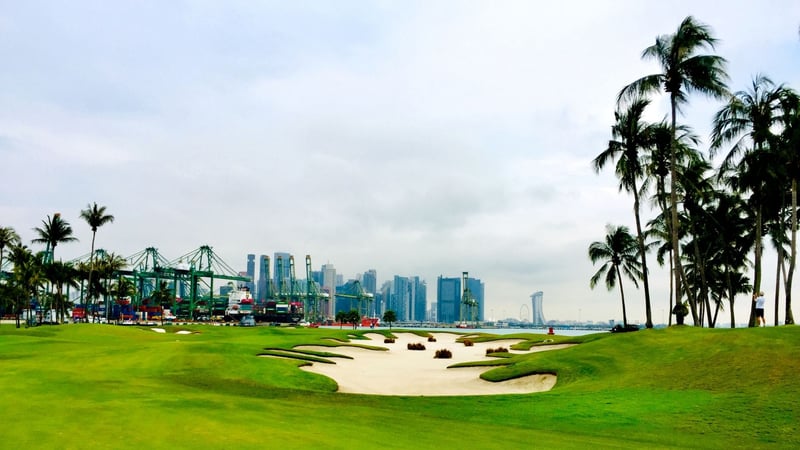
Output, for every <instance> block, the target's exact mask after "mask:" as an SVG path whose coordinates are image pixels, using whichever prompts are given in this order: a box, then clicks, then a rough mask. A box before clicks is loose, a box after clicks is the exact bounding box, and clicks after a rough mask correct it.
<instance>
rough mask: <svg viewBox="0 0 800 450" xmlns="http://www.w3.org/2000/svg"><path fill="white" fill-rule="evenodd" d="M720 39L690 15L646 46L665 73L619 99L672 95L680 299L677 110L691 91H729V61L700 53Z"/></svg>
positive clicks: (672, 211) (673, 223) (674, 231)
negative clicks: (653, 93)
mask: <svg viewBox="0 0 800 450" xmlns="http://www.w3.org/2000/svg"><path fill="white" fill-rule="evenodd" d="M716 42H717V40H716V38H714V36H713V35H712V33H711V29H710V28H709V27H708V26H707V25H704V24H702V23H699V22H697V21H696V20H695V19H694V18H693V17H692V16H688V17H686V18H685V19H684V20H683V21H682V22H681V24H680V25H679V26H678V29H677V30H676V31H675V33H674V34H667V35H661V36H658V37H656V42H655V44H653V45H651V46H650V47H647V48H646V49H644V52H642V58H643V59H644V58H646V59H655V60H657V61H658V62H659V64H660V65H661V73H656V74H651V75H646V76H644V77H642V78H639V79H638V80H636V81H634V82H633V83H631V84H629V85H628V86H626V87H625V88H623V89H622V91H621V92H620V94H619V98H618V100H622V99H635V98H641V97H644V96H646V95H647V94H649V93H652V92H659V91H661V90H663V91H664V92H665V93H667V94H668V95H669V100H670V117H671V124H670V129H671V136H672V138H671V143H672V145H671V146H670V147H671V148H670V185H671V186H670V195H669V197H670V215H671V216H670V225H671V227H670V233H671V234H672V236H671V238H672V252H673V261H674V263H675V299H676V303H677V302H680V301H681V300H680V299H681V297H682V294H683V292H682V291H681V278H682V277H683V268H682V266H681V260H680V254H679V253H680V251H679V250H680V246H679V244H678V236H679V228H678V227H679V223H678V197H677V186H676V184H677V180H678V178H677V173H676V170H677V149H676V135H677V113H678V112H679V110H680V107H681V106H682V105H684V104H686V103H687V102H688V94H689V93H690V92H692V91H697V92H700V93H702V94H706V95H710V96H712V97H717V98H719V97H722V96H723V95H724V94H725V93H726V92H727V88H726V86H725V80H726V79H727V78H728V76H727V73H726V71H725V64H726V61H725V59H724V58H722V57H720V56H716V55H698V54H697V52H698V51H700V50H704V49H709V48H710V49H712V50H713V49H714V45H715V44H716Z"/></svg>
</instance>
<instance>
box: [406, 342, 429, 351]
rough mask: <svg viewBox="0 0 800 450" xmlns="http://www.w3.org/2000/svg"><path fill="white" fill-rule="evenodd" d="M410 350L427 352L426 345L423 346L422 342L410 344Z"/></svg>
mask: <svg viewBox="0 0 800 450" xmlns="http://www.w3.org/2000/svg"><path fill="white" fill-rule="evenodd" d="M408 349H409V350H425V345H423V344H422V343H421V342H417V343H415V344H412V343H409V344H408Z"/></svg>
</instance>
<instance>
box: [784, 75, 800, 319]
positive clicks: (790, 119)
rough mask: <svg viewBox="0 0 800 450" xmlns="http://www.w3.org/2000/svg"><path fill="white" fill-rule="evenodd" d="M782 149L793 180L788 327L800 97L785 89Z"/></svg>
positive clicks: (789, 302) (794, 260) (789, 303)
mask: <svg viewBox="0 0 800 450" xmlns="http://www.w3.org/2000/svg"><path fill="white" fill-rule="evenodd" d="M781 108H782V113H783V114H782V115H781V122H782V125H783V132H782V133H781V135H780V149H781V153H782V154H783V159H784V160H785V161H786V163H787V164H786V165H787V169H788V170H789V178H790V179H791V230H792V231H791V241H790V244H789V270H788V273H787V275H786V283H785V288H786V317H785V318H784V323H785V324H786V325H793V324H794V315H793V314H792V280H793V279H794V270H795V266H796V263H797V226H798V224H797V180H798V178H800V96H798V95H797V93H796V92H794V91H793V90H790V89H784V91H783V97H782V99H781Z"/></svg>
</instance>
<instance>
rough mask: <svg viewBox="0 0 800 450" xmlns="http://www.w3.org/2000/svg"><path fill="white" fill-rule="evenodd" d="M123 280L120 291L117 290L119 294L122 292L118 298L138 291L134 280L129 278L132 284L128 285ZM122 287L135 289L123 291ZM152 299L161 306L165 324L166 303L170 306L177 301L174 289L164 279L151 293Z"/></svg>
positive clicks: (162, 318) (162, 320)
mask: <svg viewBox="0 0 800 450" xmlns="http://www.w3.org/2000/svg"><path fill="white" fill-rule="evenodd" d="M122 280H127V279H125V278H123V279H122ZM122 280H121V281H120V283H119V284H118V286H119V288H120V291H119V292H117V294H120V295H117V298H118V299H121V298H123V297H127V296H129V295H133V294H134V293H135V292H136V289H135V286H133V282H132V281H130V280H127V281H128V283H130V285H128V283H125V284H123V281H122ZM122 288H125V289H128V288H133V289H130V290H128V291H127V292H122V290H121V289H122ZM121 294H125V295H121ZM150 300H151V301H152V303H153V304H154V305H158V306H161V323H162V324H163V323H164V307H165V305H170V306H171V305H172V303H173V302H174V301H175V293H174V292H173V291H172V289H170V288H169V285H168V284H167V282H166V281H162V282H161V283H159V285H158V288H157V289H156V290H155V291H153V293H152V294H150Z"/></svg>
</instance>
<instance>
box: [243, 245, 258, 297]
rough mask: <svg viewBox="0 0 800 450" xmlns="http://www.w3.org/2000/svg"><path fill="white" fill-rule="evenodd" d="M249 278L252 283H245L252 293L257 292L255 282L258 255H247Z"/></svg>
mask: <svg viewBox="0 0 800 450" xmlns="http://www.w3.org/2000/svg"><path fill="white" fill-rule="evenodd" d="M246 273H247V277H248V278H250V281H248V282H247V283H245V286H247V288H248V289H250V292H255V290H256V289H255V287H256V286H255V283H254V282H253V281H254V280H255V279H256V255H254V254H252V253H251V254H249V255H247V272H246Z"/></svg>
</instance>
